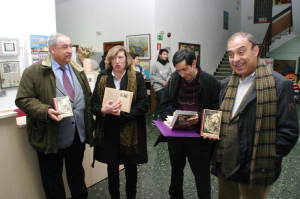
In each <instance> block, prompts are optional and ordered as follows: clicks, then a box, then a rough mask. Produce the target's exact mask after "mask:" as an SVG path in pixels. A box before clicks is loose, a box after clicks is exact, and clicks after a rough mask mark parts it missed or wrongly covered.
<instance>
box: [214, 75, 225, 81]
mask: <svg viewBox="0 0 300 199" xmlns="http://www.w3.org/2000/svg"><path fill="white" fill-rule="evenodd" d="M226 77H228V76H218V75H215V78H216V79H217V80H222V79H225V78H226Z"/></svg>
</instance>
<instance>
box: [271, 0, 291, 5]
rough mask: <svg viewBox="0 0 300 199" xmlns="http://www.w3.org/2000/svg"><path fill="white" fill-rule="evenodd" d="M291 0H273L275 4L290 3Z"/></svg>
mask: <svg viewBox="0 0 300 199" xmlns="http://www.w3.org/2000/svg"><path fill="white" fill-rule="evenodd" d="M289 3H291V0H273V5H281V4H289Z"/></svg>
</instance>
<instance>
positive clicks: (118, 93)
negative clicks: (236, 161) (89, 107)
mask: <svg viewBox="0 0 300 199" xmlns="http://www.w3.org/2000/svg"><path fill="white" fill-rule="evenodd" d="M132 97H133V92H130V91H124V90H117V89H114V88H109V87H106V88H105V91H104V97H103V102H102V105H103V104H105V103H106V102H107V101H109V100H113V101H117V100H120V101H121V103H122V107H121V111H124V112H127V113H129V112H130V108H131V103H132Z"/></svg>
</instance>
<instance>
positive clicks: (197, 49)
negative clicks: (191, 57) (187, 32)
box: [178, 42, 201, 65]
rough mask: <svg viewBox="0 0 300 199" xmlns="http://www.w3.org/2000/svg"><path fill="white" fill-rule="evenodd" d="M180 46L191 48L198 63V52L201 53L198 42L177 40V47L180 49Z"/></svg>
mask: <svg viewBox="0 0 300 199" xmlns="http://www.w3.org/2000/svg"><path fill="white" fill-rule="evenodd" d="M182 48H189V49H191V50H192V51H193V52H194V53H195V56H196V58H197V63H198V64H199V65H200V53H201V48H200V44H191V43H183V42H179V48H178V49H182Z"/></svg>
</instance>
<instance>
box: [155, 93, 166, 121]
mask: <svg viewBox="0 0 300 199" xmlns="http://www.w3.org/2000/svg"><path fill="white" fill-rule="evenodd" d="M165 92H166V88H162V89H160V90H159V91H156V92H155V95H156V101H157V103H156V110H155V116H156V117H158V116H159V117H160V116H161V112H162V111H163V110H162V109H163V107H162V106H161V103H162V102H163V101H164V97H165ZM157 119H158V118H157Z"/></svg>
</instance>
